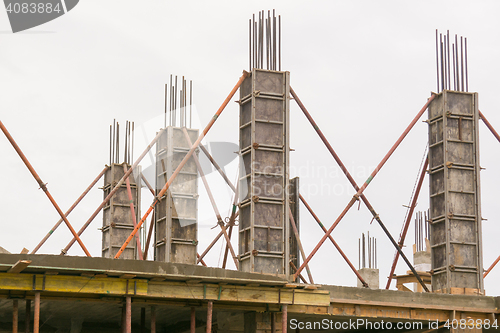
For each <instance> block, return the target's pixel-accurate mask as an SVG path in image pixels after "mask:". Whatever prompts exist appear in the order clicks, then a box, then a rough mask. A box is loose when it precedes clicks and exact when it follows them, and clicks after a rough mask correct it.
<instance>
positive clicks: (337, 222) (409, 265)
mask: <svg viewBox="0 0 500 333" xmlns="http://www.w3.org/2000/svg"><path fill="white" fill-rule="evenodd" d="M435 96H436V95H435V94H433V95H432V96H431V97H430V98H429V99H428V100H427V103H425V105H424V106H423V107H422V109H421V110H420V111H419V113H418V114H417V116H416V117H415V118H414V119H413V120H412V121H411V123H410V124H409V125H408V127H407V128H406V129H405V130H404V132H403V134H401V136H400V137H399V138H398V140H397V141H396V143H394V145H393V146H392V147H391V149H390V150H389V152H388V153H387V154H386V155H385V156H384V158H383V159H382V161H380V163H379V164H378V165H377V167H376V168H375V170H373V172H372V174H371V175H370V176H369V177H368V179H367V180H366V181H365V182H364V183H363V185H362V186H361V188H360V189H359V190H358V192H357V193H356V194H355V195H354V196H353V197H352V199H351V200H350V201H349V203H348V204H347V206H346V208H345V209H344V210H343V211H342V213H341V214H340V215H339V217H338V218H337V220H336V221H335V222H334V223H333V225H332V226H331V227H330V229H328V231H327V233H326V234H325V235H324V236H323V237H322V238H321V240H320V241H319V243H318V244H317V245H316V247H315V248H314V249H313V251H312V252H311V253H310V254H309V257H307V259H306V260H305V261H304V263H303V264H302V265H301V266H300V267H299V269H298V270H297V272H296V273H295V275H294V280H295V279H297V275H298V273H300V272H301V271H302V270H303V269H304V267H305V266H306V265H307V264H308V263H309V261H310V260H311V258H312V257H313V256H314V255H315V254H316V252H318V250H319V248H320V247H321V245H323V243H324V242H325V240H326V239H327V238H328V235H330V234H331V233H332V231H333V229H335V227H336V226H337V225H338V224H339V222H340V221H341V220H342V218H343V217H344V216H345V215H346V214H347V212H348V211H349V209H350V208H351V207H352V206H353V205H354V203H355V202H356V201H357V200H359V196H360V195H361V194H362V193H363V191H364V190H365V189H366V188H367V187H368V185H369V184H370V182H371V181H372V180H373V178H374V177H375V176H376V175H377V174H378V172H379V171H380V169H381V168H382V167H383V166H384V164H385V163H386V162H387V160H388V159H389V157H391V155H392V154H393V153H394V151H395V150H396V148H397V147H398V146H399V145H400V144H401V142H402V141H403V139H404V138H405V137H406V135H407V134H408V133H409V132H410V130H411V129H412V128H413V126H415V124H416V123H417V121H418V120H419V119H420V117H421V116H422V114H423V113H424V112H425V110H427V107H428V106H429V104H430V103H431V102H432V100H434V98H435ZM374 218H375V219H376V220H377V222H378V223H379V225H380V226H381V227H382V229H383V230H384V232H385V233H386V235H387V236H388V237H389V238H390V240H391V242H392V243H393V245H394V246H396V248H397V249H398V251H399V252H400V255H401V257H403V259H405V262H406V263H407V265H408V267H410V269H411V270H412V272H413V274H414V275H415V276H416V278H417V280H419V282H420V284H421V285H422V287H423V288H424V290H425V291H427V292H428V291H429V289H428V288H427V286H426V285H425V283H424V282H423V281H422V279H421V278H420V276H419V275H418V273H417V272H416V271H415V268H413V265H412V264H411V263H410V262H409V260H408V258H406V256H405V255H404V253H403V252H402V251H401V249H400V248H399V247H398V246H397V243H396V241H395V240H394V239H393V238H392V236H391V235H390V233H389V231H388V230H387V228H386V227H385V226H384V224H383V223H382V221H381V220H380V219H379V218H377V217H374Z"/></svg>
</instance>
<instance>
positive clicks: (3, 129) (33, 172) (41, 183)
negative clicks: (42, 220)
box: [0, 121, 92, 257]
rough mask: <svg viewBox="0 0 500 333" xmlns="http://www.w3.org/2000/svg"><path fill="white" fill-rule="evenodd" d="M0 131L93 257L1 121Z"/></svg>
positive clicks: (84, 249)
mask: <svg viewBox="0 0 500 333" xmlns="http://www.w3.org/2000/svg"><path fill="white" fill-rule="evenodd" d="M0 129H1V130H2V132H3V133H4V134H5V136H6V137H7V140H9V141H10V143H11V144H12V147H14V149H15V150H16V152H17V154H18V155H19V157H20V158H21V159H22V160H23V162H24V164H25V165H26V167H27V168H28V170H29V171H30V173H31V174H32V175H33V177H34V178H35V180H36V181H37V183H38V185H40V188H41V189H42V190H43V192H45V194H46V195H47V198H49V200H50V202H51V203H52V205H53V206H54V208H55V209H56V211H57V213H58V214H59V215H60V216H61V218H62V219H63V221H64V223H66V225H67V226H68V229H69V230H70V231H71V233H72V234H73V236H74V237H75V240H76V241H78V244H80V247H81V248H82V250H83V252H85V254H86V255H87V257H92V256H91V255H90V253H89V251H88V250H87V248H86V247H85V245H84V244H83V242H82V240H81V239H80V237H78V235H77V234H76V231H75V229H73V227H72V226H71V223H69V221H68V219H67V218H66V216H65V215H64V213H63V212H62V210H61V208H59V205H58V204H57V202H56V201H55V200H54V198H53V197H52V195H51V194H50V192H49V190H48V189H47V186H46V184H45V183H44V182H43V181H42V179H40V176H38V174H37V173H36V171H35V169H34V168H33V166H32V165H31V164H30V162H29V161H28V159H27V158H26V156H25V155H24V153H23V152H22V151H21V148H19V146H18V145H17V143H16V141H14V138H13V137H12V136H11V135H10V133H9V131H7V128H6V127H5V126H4V124H3V123H2V121H0Z"/></svg>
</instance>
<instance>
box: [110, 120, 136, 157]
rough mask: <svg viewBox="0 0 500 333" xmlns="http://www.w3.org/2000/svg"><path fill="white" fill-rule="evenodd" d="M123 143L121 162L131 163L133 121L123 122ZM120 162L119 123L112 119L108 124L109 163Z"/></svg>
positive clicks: (132, 155) (132, 153) (132, 154)
mask: <svg viewBox="0 0 500 333" xmlns="http://www.w3.org/2000/svg"><path fill="white" fill-rule="evenodd" d="M124 142H125V144H124V148H125V149H124V153H123V162H124V163H127V164H131V163H132V161H133V160H134V122H131V121H128V120H127V122H126V123H125V141H124ZM113 163H120V124H119V123H118V122H117V121H116V119H115V120H113V125H109V164H110V165H111V164H113Z"/></svg>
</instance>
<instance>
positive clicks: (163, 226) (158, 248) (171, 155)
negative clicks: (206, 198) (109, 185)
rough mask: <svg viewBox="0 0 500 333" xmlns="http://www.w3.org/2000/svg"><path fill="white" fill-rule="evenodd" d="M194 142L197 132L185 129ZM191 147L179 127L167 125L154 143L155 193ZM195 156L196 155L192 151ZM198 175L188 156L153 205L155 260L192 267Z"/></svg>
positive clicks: (192, 161)
mask: <svg viewBox="0 0 500 333" xmlns="http://www.w3.org/2000/svg"><path fill="white" fill-rule="evenodd" d="M186 130H187V132H188V134H189V138H190V139H191V141H192V142H195V141H196V139H197V138H198V130H197V129H190V128H187V129H186ZM190 148H191V146H190V145H189V143H188V142H187V140H186V138H185V136H184V133H183V129H182V128H181V127H173V126H168V127H167V128H165V129H164V130H163V134H162V135H161V137H160V139H159V140H158V143H157V144H156V192H157V193H158V192H159V191H160V190H161V189H162V188H163V186H164V185H165V183H166V182H167V181H168V179H169V178H170V176H171V175H172V174H173V173H174V171H175V169H176V168H177V166H178V165H179V164H180V162H181V161H182V159H183V158H184V157H185V156H186V154H187V153H188V151H189V149H190ZM195 153H196V154H197V152H195ZM197 218H198V172H197V169H196V164H195V162H194V159H193V158H192V157H191V158H190V159H189V160H188V162H187V163H186V165H185V166H184V167H183V168H182V170H181V172H180V173H179V175H178V176H177V177H176V178H175V180H174V181H173V183H172V185H171V186H170V188H169V189H168V190H167V192H166V194H165V195H164V196H163V197H161V198H159V202H158V203H157V204H156V206H155V223H156V225H155V260H157V261H166V262H175V263H184V264H196V249H197V245H198V224H197Z"/></svg>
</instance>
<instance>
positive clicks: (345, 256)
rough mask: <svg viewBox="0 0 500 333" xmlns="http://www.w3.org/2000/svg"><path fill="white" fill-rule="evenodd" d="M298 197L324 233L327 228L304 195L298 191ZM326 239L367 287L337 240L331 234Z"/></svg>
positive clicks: (365, 285) (366, 285) (364, 285)
mask: <svg viewBox="0 0 500 333" xmlns="http://www.w3.org/2000/svg"><path fill="white" fill-rule="evenodd" d="M299 199H300V201H302V203H303V204H304V206H306V208H307V210H308V211H309V213H311V215H312V217H313V218H314V219H315V220H316V222H317V223H318V225H319V226H320V228H321V229H322V230H323V232H325V233H326V232H327V230H326V228H325V226H324V225H323V223H321V221H320V219H319V217H318V216H317V215H316V214H315V213H314V211H313V210H312V208H311V206H309V204H308V203H307V202H306V200H305V199H304V197H303V196H302V194H300V193H299ZM328 239H330V241H331V242H332V244H333V246H335V248H336V249H337V251H339V253H340V255H341V256H342V258H344V260H345V261H346V263H347V265H349V267H350V268H351V270H352V271H353V272H354V274H356V277H357V278H358V279H359V281H361V283H362V284H363V287H365V288H368V283H366V281H365V280H364V279H363V277H362V276H361V274H359V272H358V270H357V269H356V267H354V265H353V264H352V263H351V261H350V260H349V258H347V255H346V254H345V253H344V251H342V249H341V248H340V246H339V245H338V244H337V242H336V241H335V239H333V237H332V236H331V235H330V236H328Z"/></svg>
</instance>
